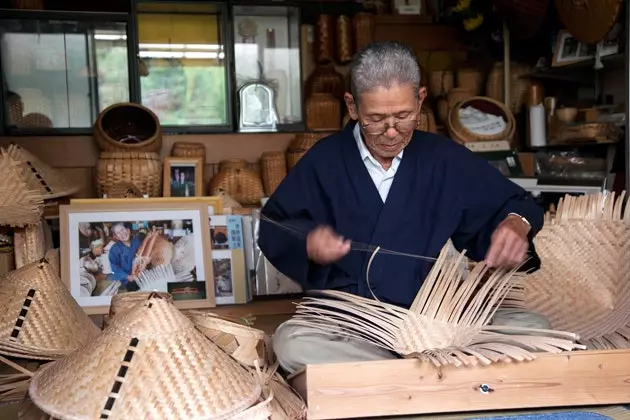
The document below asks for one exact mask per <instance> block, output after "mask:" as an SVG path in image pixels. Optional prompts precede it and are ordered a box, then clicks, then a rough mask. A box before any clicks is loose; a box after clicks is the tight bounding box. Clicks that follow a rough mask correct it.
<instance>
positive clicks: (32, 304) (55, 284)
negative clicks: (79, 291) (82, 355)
mask: <svg viewBox="0 0 630 420" xmlns="http://www.w3.org/2000/svg"><path fill="white" fill-rule="evenodd" d="M0 284H1V285H2V287H0V307H1V308H2V311H0V354H4V355H7V356H13V357H22V358H27V359H42V360H51V359H57V358H59V357H63V356H65V355H66V354H68V353H70V352H72V351H74V350H76V349H78V348H80V347H82V346H83V345H85V344H86V343H87V342H88V341H90V340H92V339H93V338H94V337H95V336H97V335H98V328H97V327H96V326H95V325H94V323H93V322H92V321H91V320H90V318H88V316H87V315H86V314H85V313H84V312H83V310H82V309H81V307H79V305H78V304H77V303H76V301H75V300H74V299H73V298H72V296H71V295H70V293H69V292H68V289H67V288H66V286H65V285H64V284H63V283H62V282H61V279H60V278H59V253H58V252H57V251H50V252H48V253H47V254H46V258H44V259H42V260H41V261H37V262H35V263H32V264H29V265H26V266H24V267H22V268H20V269H18V270H14V271H11V272H9V273H8V274H7V275H5V276H4V278H2V279H0Z"/></svg>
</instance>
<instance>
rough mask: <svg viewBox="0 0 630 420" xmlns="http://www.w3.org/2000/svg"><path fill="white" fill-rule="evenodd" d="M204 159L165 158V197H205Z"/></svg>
mask: <svg viewBox="0 0 630 420" xmlns="http://www.w3.org/2000/svg"><path fill="white" fill-rule="evenodd" d="M203 164H204V161H203V158H202V157H174V156H168V157H165V158H164V184H163V185H164V187H163V193H162V195H163V196H164V197H176V198H182V197H201V196H203V195H204V189H205V188H204V185H203Z"/></svg>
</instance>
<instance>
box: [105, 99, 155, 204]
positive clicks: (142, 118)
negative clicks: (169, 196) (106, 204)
mask: <svg viewBox="0 0 630 420" xmlns="http://www.w3.org/2000/svg"><path fill="white" fill-rule="evenodd" d="M94 140H95V142H96V145H97V146H98V148H99V149H100V150H101V153H100V156H99V161H98V166H97V191H98V196H99V197H102V196H103V195H107V196H108V197H112V198H113V196H112V194H113V195H114V196H115V195H116V191H119V190H121V189H120V188H119V186H120V185H123V184H124V185H125V186H126V188H125V189H124V190H125V191H127V190H128V189H129V185H133V186H135V187H136V188H137V190H139V191H140V193H141V194H143V195H148V196H150V197H157V196H159V195H160V194H161V193H162V163H161V161H160V155H159V153H160V149H161V148H162V128H161V126H160V121H159V120H158V118H157V116H156V115H155V114H154V113H153V112H151V110H149V109H148V108H146V107H144V106H142V105H138V104H132V103H119V104H114V105H112V106H110V107H108V108H106V109H105V110H104V111H103V112H102V113H101V114H100V115H99V117H98V119H97V120H96V123H95V124H94Z"/></svg>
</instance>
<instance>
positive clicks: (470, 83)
mask: <svg viewBox="0 0 630 420" xmlns="http://www.w3.org/2000/svg"><path fill="white" fill-rule="evenodd" d="M456 76H457V77H456V79H457V87H458V88H463V89H467V90H468V91H469V92H470V95H471V96H479V95H480V94H481V91H482V89H483V74H482V73H481V71H479V70H478V69H476V68H472V67H464V68H460V69H457V72H456Z"/></svg>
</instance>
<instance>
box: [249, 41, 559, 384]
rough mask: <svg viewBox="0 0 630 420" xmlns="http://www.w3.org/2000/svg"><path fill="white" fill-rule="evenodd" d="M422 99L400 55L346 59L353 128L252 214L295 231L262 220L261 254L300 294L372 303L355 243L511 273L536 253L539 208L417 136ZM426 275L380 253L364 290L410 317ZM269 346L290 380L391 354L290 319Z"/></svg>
mask: <svg viewBox="0 0 630 420" xmlns="http://www.w3.org/2000/svg"><path fill="white" fill-rule="evenodd" d="M425 97H426V90H425V88H423V87H421V86H420V69H419V66H418V63H417V61H416V58H415V57H414V54H413V52H412V51H411V50H410V49H409V48H407V47H405V46H403V45H400V44H398V43H393V42H379V43H374V44H371V45H369V46H367V47H366V48H365V49H364V50H362V51H361V52H359V53H358V54H357V55H356V57H355V59H354V61H353V63H352V66H351V70H350V93H346V94H345V101H346V105H347V107H348V111H349V113H350V116H351V118H352V120H354V121H353V122H351V123H349V124H348V125H347V126H346V128H345V129H344V130H343V131H342V132H341V133H339V134H335V135H332V136H330V137H327V138H325V139H322V140H320V141H319V142H318V143H317V144H316V145H315V146H314V147H313V148H312V149H311V150H310V151H309V152H308V153H307V154H306V155H305V156H304V157H303V158H302V159H301V160H300V161H299V163H298V164H297V165H296V166H295V168H294V169H292V170H291V172H290V173H289V174H288V175H287V177H286V179H285V180H284V181H283V182H282V184H281V185H280V186H279V187H278V188H277V190H276V192H275V193H274V194H273V195H272V196H271V197H270V199H269V201H268V202H267V204H266V205H265V207H264V209H263V211H262V214H263V215H264V216H265V217H266V218H269V219H272V220H274V221H277V222H279V223H281V224H282V225H284V226H285V227H287V228H290V229H291V230H293V231H294V232H293V233H291V232H288V231H287V230H285V229H282V228H280V227H278V226H277V225H276V224H274V223H269V222H265V221H261V226H260V236H259V241H258V243H259V246H260V248H261V250H262V252H263V253H264V254H265V256H266V257H267V258H268V259H269V261H270V262H271V263H272V264H273V265H274V266H275V267H276V268H277V269H279V270H280V271H281V272H283V273H284V274H285V275H287V276H288V277H290V278H292V279H294V280H295V281H297V282H299V283H300V284H301V285H302V287H303V288H304V289H305V290H316V289H335V290H341V291H344V292H349V293H353V294H357V295H359V296H363V297H368V298H371V297H372V296H371V293H370V291H369V290H368V286H367V283H366V265H367V260H368V258H369V256H370V255H369V254H368V253H366V252H360V251H353V250H352V242H353V241H356V242H358V243H363V244H371V245H374V246H381V247H383V248H386V249H390V250H394V251H399V252H404V253H409V254H415V255H423V256H430V257H436V256H437V255H438V254H439V252H440V250H441V248H442V247H443V246H444V245H445V244H446V243H447V242H448V240H449V239H451V240H452V242H453V244H454V245H455V247H456V248H457V249H459V250H463V249H466V250H467V251H468V255H469V256H470V257H471V258H472V259H474V260H477V261H480V260H485V261H486V263H487V264H489V265H490V266H494V267H499V266H508V267H513V266H516V265H519V264H521V263H522V262H523V261H524V260H525V259H526V258H527V254H528V251H529V253H530V254H531V255H532V256H535V251H534V249H533V245H532V238H533V237H534V235H535V234H536V233H537V232H538V231H539V230H540V228H541V227H542V224H543V212H542V209H541V208H539V207H538V205H537V204H536V203H534V202H533V200H532V199H531V197H530V196H529V194H527V193H526V192H525V191H524V190H523V189H521V188H520V187H519V186H517V185H516V184H514V183H512V182H511V181H510V180H508V179H506V178H505V177H503V175H501V173H500V172H499V171H497V170H496V169H495V168H493V167H492V166H491V165H490V164H488V162H487V161H485V160H484V159H483V158H481V157H478V156H476V155H475V154H473V153H471V152H470V151H468V150H467V149H466V148H465V147H463V146H461V145H458V144H456V143H455V142H454V141H452V140H450V139H447V138H444V137H440V136H437V135H434V134H430V133H425V132H420V131H415V128H416V126H417V121H418V114H419V110H420V106H421V105H422V102H423V100H424V99H425ZM295 231H299V232H302V233H303V235H296V234H295ZM536 258H537V257H536ZM430 269H431V264H430V263H429V262H427V261H424V260H420V259H416V258H408V257H402V256H396V255H386V254H383V255H379V256H377V258H375V259H374V262H373V264H372V266H371V270H370V288H371V289H372V291H373V292H374V293H375V295H376V297H377V298H378V299H379V300H381V301H383V302H388V303H392V304H395V305H399V306H402V307H407V308H408V307H409V306H411V303H412V302H413V299H414V297H415V296H416V294H417V292H418V290H419V288H420V286H421V284H422V282H423V279H424V278H425V277H426V275H427V274H428V272H429V271H430ZM498 318H501V319H498ZM494 322H495V323H497V324H501V325H506V324H508V325H519V326H530V327H538V328H547V327H548V323H547V321H546V319H544V318H543V317H541V316H538V315H537V314H531V313H525V312H519V311H515V310H504V311H502V312H500V313H498V314H497V315H496V316H495V318H494ZM273 345H274V350H275V352H276V354H277V356H278V359H279V362H280V364H281V366H282V367H283V368H284V369H285V370H286V371H288V372H294V371H296V370H298V369H300V368H301V367H303V366H304V365H306V364H316V363H331V362H349V361H366V360H378V359H386V358H392V357H395V356H394V355H392V354H391V353H389V352H387V351H385V350H383V349H380V348H378V347H376V346H372V345H370V344H367V343H365V342H358V341H354V340H351V339H348V338H345V337H342V336H340V335H337V334H335V333H328V332H322V331H319V330H314V329H309V328H305V327H303V326H300V325H296V324H294V323H292V322H291V320H289V321H287V322H285V323H284V324H282V325H281V326H280V327H279V328H278V330H277V331H276V334H275V336H274V341H273Z"/></svg>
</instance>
